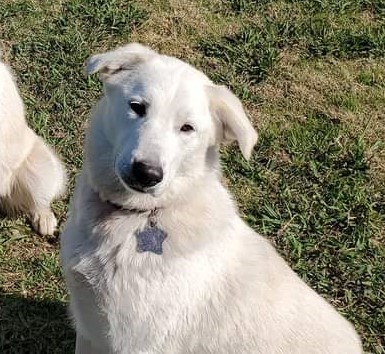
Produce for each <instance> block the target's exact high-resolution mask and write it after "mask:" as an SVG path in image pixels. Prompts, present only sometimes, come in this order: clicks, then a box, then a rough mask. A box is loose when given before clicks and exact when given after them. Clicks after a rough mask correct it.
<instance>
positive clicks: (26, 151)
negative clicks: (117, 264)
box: [0, 62, 65, 235]
mask: <svg viewBox="0 0 385 354" xmlns="http://www.w3.org/2000/svg"><path fill="white" fill-rule="evenodd" d="M64 186H65V172H64V169H63V167H62V165H61V163H60V162H59V159H58V158H57V157H56V156H55V154H54V153H53V152H52V151H51V149H50V148H49V147H48V146H47V145H46V144H45V143H44V142H43V140H42V139H41V138H40V137H38V136H37V135H36V134H35V133H34V132H33V131H32V130H31V129H30V128H29V127H28V125H27V122H26V120H25V117H24V107H23V102H22V100H21V98H20V95H19V92H18V89H17V86H16V83H15V81H14V78H13V76H12V74H11V72H10V69H9V68H8V67H7V66H6V65H5V64H3V63H1V62H0V206H1V208H2V209H3V211H5V212H11V213H12V212H15V211H24V212H27V213H28V214H29V216H30V218H31V221H32V225H33V227H34V228H35V229H36V231H38V232H39V233H40V234H43V235H45V234H48V235H50V234H53V232H54V230H55V227H56V224H57V222H56V218H55V216H54V214H53V213H52V211H51V209H50V203H51V202H52V200H53V199H54V198H55V197H58V196H59V195H60V194H61V193H62V192H63V191H64Z"/></svg>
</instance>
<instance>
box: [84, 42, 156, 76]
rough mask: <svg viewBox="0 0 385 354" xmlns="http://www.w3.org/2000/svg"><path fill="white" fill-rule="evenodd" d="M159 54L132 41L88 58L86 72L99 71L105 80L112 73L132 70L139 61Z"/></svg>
mask: <svg viewBox="0 0 385 354" xmlns="http://www.w3.org/2000/svg"><path fill="white" fill-rule="evenodd" d="M155 55H157V53H156V52H154V51H153V50H151V49H150V48H148V47H146V46H144V45H141V44H139V43H130V44H127V45H125V46H122V47H119V48H117V49H114V50H111V51H109V52H105V53H101V54H95V55H93V56H92V57H90V58H89V59H88V60H87V63H86V73H87V74H88V75H91V74H94V73H96V72H99V74H100V78H101V79H102V80H103V81H104V80H106V79H108V78H109V77H111V76H112V75H114V74H116V73H118V72H120V71H122V70H131V69H133V68H134V67H135V66H136V65H138V64H139V63H141V62H143V61H146V60H148V59H150V58H152V57H154V56H155Z"/></svg>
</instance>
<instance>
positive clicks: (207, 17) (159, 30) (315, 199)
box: [0, 0, 385, 353]
mask: <svg viewBox="0 0 385 354" xmlns="http://www.w3.org/2000/svg"><path fill="white" fill-rule="evenodd" d="M384 14H385V3H384V1H383V0H357V1H353V0H337V1H335V0H334V1H332V0H304V1H294V0H286V1H284V0H263V1H251V0H236V1H234V0H223V1H219V0H216V1H213V2H209V1H205V0H200V1H197V2H187V1H181V2H174V1H164V0H157V1H152V2H150V1H141V2H139V1H128V0H109V1H101V0H98V1H96V2H92V3H91V2H87V1H85V0H63V1H60V2H57V3H54V4H53V3H52V2H51V1H48V0H43V1H37V0H4V1H2V2H1V3H0V33H1V34H2V35H1V38H0V40H1V43H2V46H3V56H4V59H5V60H6V61H7V62H9V63H10V65H11V66H12V68H13V69H14V71H15V73H16V74H17V77H18V83H19V86H20V88H21V91H22V95H23V99H24V101H25V103H26V107H27V112H28V121H29V123H30V125H31V126H32V127H33V129H34V130H35V131H36V132H37V133H39V134H40V135H41V136H43V137H44V138H45V139H46V140H47V141H48V142H49V143H51V144H52V145H53V146H55V148H56V150H57V151H58V152H59V153H60V154H61V156H62V157H63V159H64V161H65V162H66V165H67V169H68V171H69V174H70V191H69V193H68V195H66V196H65V197H64V198H63V199H62V200H61V201H58V202H57V203H55V205H54V209H55V212H56V214H57V215H58V217H59V220H60V221H61V222H63V221H64V220H65V214H66V211H67V205H68V199H69V196H70V194H71V191H72V188H73V183H74V177H75V175H76V173H77V172H78V171H79V169H80V168H81V166H82V143H83V139H84V130H85V128H86V126H87V121H88V116H89V111H90V108H91V106H92V102H94V101H95V99H96V98H97V97H98V96H99V95H100V83H99V82H97V81H96V80H94V79H93V78H87V77H85V76H84V74H83V63H84V61H85V60H86V58H87V57H88V56H89V55H90V54H92V53H96V52H99V51H103V50H105V49H107V48H112V47H114V46H116V45H118V44H121V43H126V42H129V41H140V42H143V43H146V44H148V45H151V46H152V47H153V48H155V49H158V50H160V51H162V52H164V53H168V54H171V55H176V56H178V57H180V58H182V59H184V60H187V61H189V62H190V63H192V64H194V65H196V66H198V67H199V68H200V69H202V70H204V71H205V72H206V73H207V74H208V75H209V76H210V77H212V78H213V79H214V80H215V81H217V82H220V83H225V84H226V85H229V86H230V87H231V88H232V89H233V90H234V91H235V92H236V93H237V95H238V96H239V97H240V98H241V99H242V100H243V101H244V102H245V105H246V108H247V111H248V113H249V116H250V117H251V118H252V119H253V120H254V123H255V125H256V126H258V129H259V132H260V140H259V143H258V145H257V147H256V149H255V153H254V155H253V157H252V159H251V161H250V162H245V161H244V160H243V159H242V157H241V156H240V154H239V153H238V151H237V149H236V148H235V147H232V146H230V147H226V148H225V149H224V151H223V167H224V172H225V178H226V180H227V182H228V184H229V187H230V189H231V190H232V192H233V193H234V195H235V197H236V199H237V200H238V202H239V205H240V209H241V212H242V214H243V215H244V218H245V220H247V222H248V223H249V224H250V225H251V226H252V227H253V228H255V229H256V230H257V231H258V232H260V233H262V234H264V235H266V236H267V237H268V238H269V239H270V240H272V242H273V243H274V244H275V245H276V247H277V249H278V250H279V252H280V253H281V254H282V255H283V257H284V258H285V259H286V260H287V261H288V262H289V263H290V264H291V266H292V267H293V268H294V269H295V271H296V272H297V273H298V274H299V275H300V276H301V278H302V279H304V280H305V281H306V282H307V283H308V284H309V285H310V286H312V287H313V288H314V289H315V290H317V291H318V292H319V293H320V294H322V295H323V296H324V297H325V298H327V299H328V300H329V301H330V302H331V303H332V304H333V305H334V306H335V307H336V308H337V309H338V310H339V311H340V312H341V313H343V314H344V315H345V316H346V317H347V318H349V319H350V320H351V321H352V323H353V324H354V325H355V327H356V328H357V330H358V331H359V333H360V335H361V336H362V338H363V342H364V346H365V350H366V351H367V352H370V353H384V352H385V337H384V333H385V290H384V289H385V287H384V284H385V231H384V230H385V211H384V210H385V205H384V204H385V195H384V194H385V150H384V143H385V125H384V124H383V114H384V107H385V45H384V43H385V32H384V28H385V23H384V18H385V17H384ZM67 300H68V299H67V294H66V290H65V287H64V284H63V280H62V276H61V272H60V265H59V260H58V243H57V237H53V238H42V237H39V236H37V235H36V234H34V233H33V231H32V230H31V228H30V226H29V224H28V222H27V221H26V220H25V219H24V218H22V217H21V218H19V219H16V220H15V219H13V220H12V219H9V218H6V217H1V218H0V307H1V313H0V319H1V320H0V352H1V353H68V352H71V351H73V348H74V332H73V330H72V328H71V325H70V321H69V319H68V316H67V312H66V302H67Z"/></svg>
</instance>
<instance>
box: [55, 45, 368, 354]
mask: <svg viewBox="0 0 385 354" xmlns="http://www.w3.org/2000/svg"><path fill="white" fill-rule="evenodd" d="M87 70H88V73H90V74H92V73H95V72H99V73H100V74H101V78H102V80H103V82H104V96H103V97H102V99H101V100H100V102H99V104H98V105H97V107H96V109H95V111H94V115H93V118H92V121H91V126H90V128H89V131H88V134H87V142H86V160H85V166H84V169H83V172H82V175H81V176H80V177H79V180H78V181H77V187H76V191H75V196H74V199H73V201H72V208H71V212H70V218H69V220H68V221H67V223H66V226H65V230H64V232H63V234H62V236H61V247H62V249H61V252H62V263H63V267H64V271H65V277H66V281H67V285H68V287H69V290H70V293H71V310H72V313H73V316H74V319H75V323H76V330H77V344H76V353H78V354H80V353H82V354H84V353H87V354H91V353H92V354H95V353H100V354H107V353H115V354H118V353H119V354H124V353H197V354H198V353H199V354H202V353H264V354H271V353H285V354H287V353H301V354H305V353H306V354H309V353H336V354H337V353H338V354H342V353H344V354H345V353H346V354H348V353H349V354H354V353H361V352H362V348H361V343H360V339H359V337H358V336H357V334H356V332H355V331H354V329H353V327H352V326H351V325H350V324H349V322H347V321H346V320H345V319H344V318H343V317H342V316H341V315H339V314H338V313H337V311H335V310H334V309H333V308H332V306H330V305H329V304H328V303H327V302H326V301H325V300H324V299H323V298H322V297H320V296H318V295H317V294H316V293H315V292H314V291H313V290H311V289H310V288H309V287H308V286H307V285H306V284H305V283H304V282H303V281H301V280H300V279H299V278H298V276H297V275H296V274H295V273H294V272H293V271H292V270H291V269H290V268H289V267H288V266H287V265H286V264H285V262H284V261H283V259H282V258H281V257H280V256H279V255H278V254H277V252H276V251H275V250H274V249H273V247H272V246H271V245H270V243H269V242H268V241H266V240H265V239H264V238H263V237H261V236H260V235H258V234H256V233H255V232H254V231H253V230H252V229H251V228H250V227H248V226H247V225H246V224H245V223H244V222H243V221H242V220H241V218H240V217H239V216H238V212H237V209H236V207H235V205H234V202H233V200H232V198H231V196H230V195H229V193H228V191H227V190H226V189H225V187H224V186H223V185H222V184H221V182H220V173H219V163H218V161H219V159H218V146H219V144H220V142H221V141H222V140H223V139H224V138H225V139H236V140H237V141H238V143H239V146H240V148H241V150H242V153H243V155H244V156H245V157H246V158H248V157H249V156H250V154H251V152H252V148H253V146H254V144H255V141H256V138H257V134H256V133H255V131H254V129H253V127H252V125H251V124H250V122H249V121H248V119H247V117H246V115H245V112H244V110H243V108H242V105H241V103H240V101H239V100H238V99H237V98H236V97H235V96H234V95H233V94H232V93H231V92H230V91H229V90H227V89H226V88H224V87H222V86H216V85H214V84H213V83H212V82H211V81H210V80H209V79H208V78H207V77H206V76H205V75H203V74H202V73H201V72H199V71H197V70H195V69H194V68H192V67H191V66H189V65H188V64H186V63H184V62H182V61H180V60H178V59H175V58H172V57H168V56H164V55H159V54H157V53H156V52H154V51H152V50H150V49H148V48H146V47H144V46H141V45H139V44H129V45H127V46H124V47H121V48H118V49H117V50H115V51H111V52H107V53H104V54H99V55H95V56H93V57H92V58H91V59H90V60H89V62H88V66H87Z"/></svg>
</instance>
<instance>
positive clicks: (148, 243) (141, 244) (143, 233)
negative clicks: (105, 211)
mask: <svg viewBox="0 0 385 354" xmlns="http://www.w3.org/2000/svg"><path fill="white" fill-rule="evenodd" d="M106 203H108V204H110V205H112V206H113V207H114V208H116V209H118V210H126V211H128V212H130V213H132V214H143V213H147V212H149V214H148V216H147V224H146V226H145V227H144V229H139V230H136V232H135V237H136V243H137V245H136V251H137V252H139V253H143V252H152V253H155V254H158V255H161V254H162V253H163V241H164V240H165V239H166V237H167V234H166V232H164V231H163V230H162V229H160V228H159V227H158V213H159V208H155V209H150V210H143V209H137V208H132V209H128V208H124V207H123V206H122V205H118V204H115V203H113V202H111V201H109V200H106Z"/></svg>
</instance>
